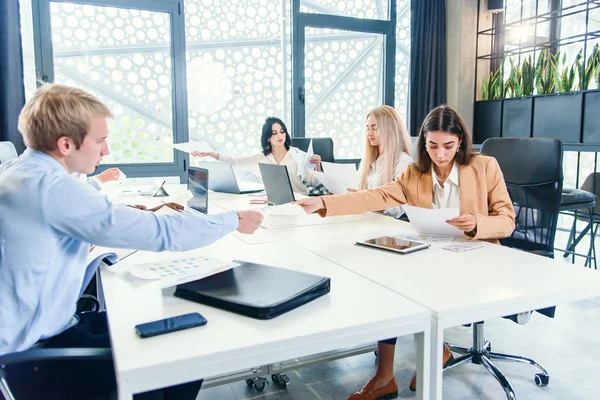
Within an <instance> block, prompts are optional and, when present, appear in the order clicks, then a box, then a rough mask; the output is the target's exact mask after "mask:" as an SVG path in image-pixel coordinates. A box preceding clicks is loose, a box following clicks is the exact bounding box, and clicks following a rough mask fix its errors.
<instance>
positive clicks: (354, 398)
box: [348, 378, 398, 400]
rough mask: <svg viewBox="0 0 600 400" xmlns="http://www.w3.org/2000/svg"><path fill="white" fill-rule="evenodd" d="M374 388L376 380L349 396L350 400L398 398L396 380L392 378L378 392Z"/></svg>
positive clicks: (388, 399) (387, 399)
mask: <svg viewBox="0 0 600 400" xmlns="http://www.w3.org/2000/svg"><path fill="white" fill-rule="evenodd" d="M374 386H375V380H374V379H371V380H370V381H369V382H367V384H366V385H365V386H364V387H363V388H362V389H360V390H359V391H358V392H354V393H352V394H351V395H350V396H348V400H391V399H395V398H397V397H398V385H397V384H396V378H392V380H391V381H389V382H388V384H387V385H385V386H384V387H382V388H379V389H377V390H375V387H374Z"/></svg>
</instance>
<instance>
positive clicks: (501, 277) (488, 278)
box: [274, 217, 600, 326]
mask: <svg viewBox="0 0 600 400" xmlns="http://www.w3.org/2000/svg"><path fill="white" fill-rule="evenodd" d="M409 232H411V231H410V224H408V223H406V222H402V221H397V220H394V219H392V218H389V217H381V218H380V219H379V220H378V221H377V223H372V222H358V223H355V224H352V225H351V229H348V226H344V225H326V226H319V227H299V228H285V229H278V230H276V231H275V232H274V233H275V234H276V235H278V236H281V237H284V238H286V239H288V240H290V241H291V242H294V243H298V244H299V245H301V246H303V247H305V248H307V249H309V250H311V251H313V252H315V253H316V254H319V255H321V256H323V257H325V258H327V259H329V260H331V261H333V262H335V263H337V264H339V265H341V266H343V267H345V268H348V269H349V270H351V271H354V272H356V273H358V274H360V275H362V276H364V277H366V278H369V279H370V280H372V281H374V282H377V283H379V284H381V285H383V286H385V287H388V288H390V289H392V290H394V291H395V292H397V293H401V294H402V295H404V296H406V297H408V298H409V299H411V300H414V301H416V302H417V303H419V304H422V305H424V306H426V307H427V308H429V309H431V310H432V313H433V315H434V316H436V317H438V318H451V319H454V321H452V323H450V324H448V325H447V326H453V325H460V324H462V323H467V322H474V321H479V320H482V319H485V318H491V317H498V316H502V315H510V314H514V313H516V312H521V311H526V310H532V309H539V308H544V307H548V306H553V305H556V304H560V303H565V302H569V301H575V300H579V299H584V298H589V297H594V296H598V295H600V274H599V273H598V272H596V271H591V270H588V269H585V268H581V267H576V266H573V265H571V264H567V263H565V262H564V261H560V260H552V259H548V258H545V257H541V256H537V255H533V254H529V253H526V252H522V251H518V250H514V249H510V248H507V247H502V246H497V245H493V244H489V243H484V248H480V249H475V250H471V251H467V252H462V253H455V252H451V251H447V250H443V249H442V248H440V247H437V248H434V247H432V248H430V249H427V250H423V251H418V252H415V253H411V254H407V255H400V254H395V253H390V252H386V251H379V250H375V249H370V248H365V247H361V246H356V245H354V243H355V242H356V240H357V239H368V238H374V237H378V236H383V235H386V234H387V235H398V234H400V233H409ZM449 322H450V321H449Z"/></svg>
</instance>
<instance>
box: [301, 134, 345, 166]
mask: <svg viewBox="0 0 600 400" xmlns="http://www.w3.org/2000/svg"><path fill="white" fill-rule="evenodd" d="M311 140H312V141H313V153H315V154H318V155H320V156H321V161H325V162H331V163H332V162H335V159H334V157H333V140H331V138H292V146H293V147H297V148H299V149H300V150H302V151H306V150H308V146H309V144H310V141H311Z"/></svg>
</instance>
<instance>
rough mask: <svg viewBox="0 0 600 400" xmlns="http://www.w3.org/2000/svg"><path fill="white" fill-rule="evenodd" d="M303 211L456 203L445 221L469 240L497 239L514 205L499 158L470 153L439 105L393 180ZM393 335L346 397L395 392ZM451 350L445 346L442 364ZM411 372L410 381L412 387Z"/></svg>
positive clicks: (458, 127)
mask: <svg viewBox="0 0 600 400" xmlns="http://www.w3.org/2000/svg"><path fill="white" fill-rule="evenodd" d="M298 204H299V205H300V206H302V208H303V209H304V210H305V211H306V212H307V213H312V212H315V211H317V212H318V213H319V215H321V216H322V217H325V216H331V215H344V214H359V213H364V212H367V211H375V210H382V209H386V208H390V207H394V206H397V205H402V204H409V205H411V206H417V207H423V208H459V209H460V216H458V217H456V218H453V219H451V220H448V221H447V223H449V224H450V225H453V226H455V227H457V228H458V229H460V230H462V231H463V232H464V233H465V235H466V236H467V237H469V238H470V239H471V240H486V241H489V242H492V243H498V239H500V238H503V237H507V236H510V234H511V233H512V231H513V230H514V228H515V222H514V220H515V211H514V209H513V206H512V202H511V200H510V197H509V195H508V191H507V190H506V184H505V183H504V178H503V176H502V171H500V167H499V166H498V162H497V161H496V159H495V158H493V157H487V156H483V155H478V154H475V153H474V152H473V150H472V145H471V138H470V136H469V133H468V132H467V129H466V127H465V124H464V122H463V120H462V118H461V117H460V115H458V113H457V112H456V111H455V110H454V109H453V108H452V107H449V106H439V107H437V108H435V109H434V110H433V111H431V112H430V113H429V115H427V117H426V118H425V120H424V121H423V125H422V126H421V131H420V132H419V139H418V145H417V162H416V163H415V164H412V165H409V166H408V168H407V169H406V170H405V171H404V173H402V174H401V175H400V176H399V177H398V178H396V179H395V180H394V181H393V182H390V183H388V184H386V185H383V186H380V187H378V188H376V189H371V190H362V191H359V192H356V193H350V194H343V195H337V196H325V197H312V198H307V199H302V200H300V201H298ZM395 342H396V339H390V340H386V341H382V342H379V344H378V355H379V357H378V361H377V372H376V374H375V376H374V377H373V378H372V379H371V380H370V381H369V382H368V383H367V384H366V385H365V386H364V387H363V388H362V389H361V390H359V391H358V392H355V393H353V394H351V395H350V397H348V400H375V399H379V398H386V399H388V398H389V399H392V398H396V397H397V393H398V386H397V384H396V380H395V378H394V350H395ZM451 361H452V353H451V352H450V350H449V349H448V348H447V347H445V346H444V365H447V364H449V363H450V362H451ZM415 382H416V380H415V376H413V379H412V381H411V384H410V387H411V389H412V390H414V389H415Z"/></svg>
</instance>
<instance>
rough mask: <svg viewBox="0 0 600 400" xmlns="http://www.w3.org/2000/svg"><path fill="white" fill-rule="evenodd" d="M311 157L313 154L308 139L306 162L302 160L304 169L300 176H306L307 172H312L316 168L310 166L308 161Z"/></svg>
mask: <svg viewBox="0 0 600 400" xmlns="http://www.w3.org/2000/svg"><path fill="white" fill-rule="evenodd" d="M313 156H314V152H313V145H312V139H310V142H309V143H308V150H306V160H304V169H303V171H302V176H306V174H308V172H309V171H313V170H314V169H316V168H317V165H316V164H312V163H311V162H310V159H311V158H312V157H313Z"/></svg>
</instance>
